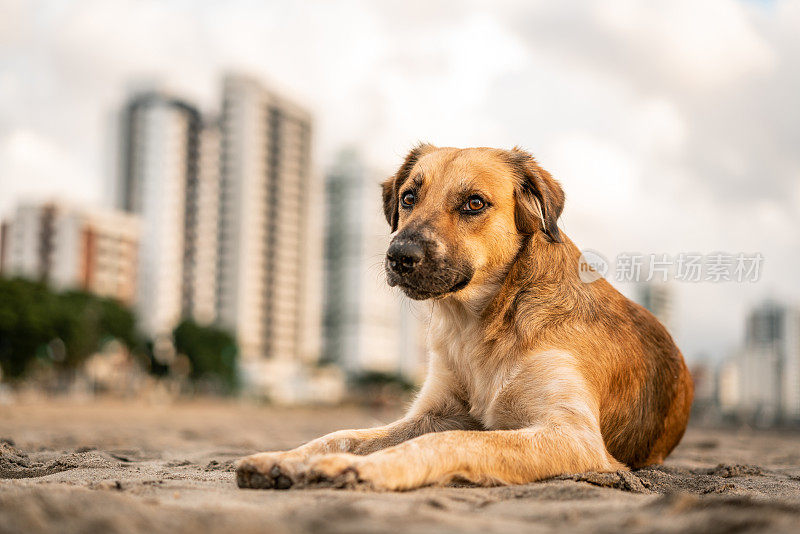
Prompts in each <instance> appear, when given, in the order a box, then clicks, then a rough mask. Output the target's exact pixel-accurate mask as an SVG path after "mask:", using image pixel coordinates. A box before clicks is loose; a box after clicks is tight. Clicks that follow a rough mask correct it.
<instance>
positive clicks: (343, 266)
mask: <svg viewBox="0 0 800 534" xmlns="http://www.w3.org/2000/svg"><path fill="white" fill-rule="evenodd" d="M370 177H372V178H374V179H370ZM379 183H380V182H379V180H378V179H377V177H375V176H374V175H371V174H369V173H367V171H366V170H365V168H364V166H363V165H362V163H361V161H360V160H359V158H358V156H357V154H356V153H355V152H354V151H343V152H342V153H341V154H340V155H339V158H338V161H337V162H336V164H335V165H334V166H333V167H332V168H331V169H330V171H329V172H328V173H327V176H326V184H325V190H326V230H325V304H324V310H325V311H324V319H323V328H324V340H325V341H324V350H323V360H324V361H326V362H330V363H336V364H337V365H340V366H341V367H342V368H344V369H345V371H347V372H348V374H350V375H357V374H359V373H362V372H365V371H380V372H387V373H399V374H402V375H405V376H406V377H407V378H410V379H416V378H418V377H419V374H420V368H421V367H422V364H423V360H424V358H423V354H424V340H422V339H421V333H422V331H423V328H422V326H421V322H422V320H421V318H422V317H423V316H424V315H425V312H424V311H423V309H422V308H421V307H420V306H418V305H416V304H415V303H412V302H411V301H409V300H408V299H406V298H405V297H403V296H402V295H401V294H400V293H399V292H398V291H393V290H391V289H390V288H389V286H388V285H387V284H386V280H385V275H384V269H383V258H384V254H385V252H386V249H387V247H388V244H389V227H388V225H387V224H386V221H385V220H384V217H383V212H382V207H381V202H380V187H379Z"/></svg>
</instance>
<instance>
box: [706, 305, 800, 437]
mask: <svg viewBox="0 0 800 534" xmlns="http://www.w3.org/2000/svg"><path fill="white" fill-rule="evenodd" d="M723 369H724V370H725V373H726V374H725V376H723V375H721V376H720V381H721V382H720V404H721V406H722V408H723V409H724V410H725V411H727V412H728V413H731V414H736V415H737V416H739V417H742V418H744V419H746V420H750V421H753V422H755V423H757V424H761V425H770V424H774V423H777V422H800V310H798V309H796V308H792V307H789V306H785V305H782V304H778V303H775V302H765V303H763V304H761V305H759V306H758V307H756V308H754V309H753V310H751V311H750V313H749V314H748V317H747V326H746V334H745V343H744V346H743V347H742V348H741V349H740V350H739V351H738V352H737V353H736V354H735V355H734V356H733V357H732V358H731V359H730V360H729V361H728V362H726V363H725V365H724V367H723ZM723 378H724V379H725V380H726V383H725V384H724V385H725V390H724V391H723V388H722V386H723V383H722V380H723Z"/></svg>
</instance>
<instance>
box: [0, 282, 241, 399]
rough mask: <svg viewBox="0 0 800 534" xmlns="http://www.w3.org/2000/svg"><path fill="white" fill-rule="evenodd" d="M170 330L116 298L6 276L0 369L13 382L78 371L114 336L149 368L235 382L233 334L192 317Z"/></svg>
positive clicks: (1, 294)
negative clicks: (142, 327) (167, 333)
mask: <svg viewBox="0 0 800 534" xmlns="http://www.w3.org/2000/svg"><path fill="white" fill-rule="evenodd" d="M172 334H173V335H172V339H168V340H163V339H161V340H151V339H148V338H147V337H145V336H143V335H142V334H141V333H140V331H139V329H138V328H137V323H136V316H135V315H134V313H133V312H132V311H131V310H130V309H129V308H127V307H125V306H124V305H122V304H121V303H119V302H118V301H116V300H113V299H108V298H102V297H98V296H95V295H92V294H90V293H86V292H83V291H72V290H71V291H63V292H56V291H53V290H52V289H51V288H49V287H48V286H47V285H46V284H44V283H40V282H33V281H29V280H24V279H19V278H15V279H3V278H0V369H2V378H3V380H4V381H8V382H10V383H17V384H18V383H21V382H22V381H23V380H25V379H35V377H36V375H37V372H40V371H42V370H43V369H44V370H49V371H50V372H51V374H53V373H54V374H56V375H61V376H64V375H74V374H75V373H79V372H80V371H81V369H82V367H83V366H84V364H85V363H86V362H87V360H88V359H89V358H92V357H94V356H96V355H97V354H98V353H100V352H102V351H103V349H104V347H106V346H107V345H108V344H109V343H110V342H112V341H113V342H115V343H118V344H121V345H122V346H124V347H125V349H126V352H127V355H128V356H129V357H130V358H131V359H132V360H134V361H135V362H136V364H137V365H138V366H139V367H140V368H141V369H142V370H143V371H144V372H146V373H147V374H149V375H150V376H154V377H158V378H161V379H168V378H175V377H180V378H183V379H185V380H186V381H187V382H189V383H190V385H198V384H199V385H204V386H208V385H209V384H211V385H212V387H210V388H209V387H205V388H204V389H205V390H210V391H213V392H220V393H233V392H235V391H236V390H237V388H238V385H239V381H238V373H237V364H238V362H237V359H238V348H237V345H236V341H235V339H234V338H233V336H231V335H230V334H229V333H228V332H225V331H223V330H220V329H218V328H215V327H209V326H201V325H198V324H196V323H194V322H192V321H190V320H185V321H183V322H181V323H180V324H179V325H178V326H177V327H176V328H175V330H174V331H173V333H172Z"/></svg>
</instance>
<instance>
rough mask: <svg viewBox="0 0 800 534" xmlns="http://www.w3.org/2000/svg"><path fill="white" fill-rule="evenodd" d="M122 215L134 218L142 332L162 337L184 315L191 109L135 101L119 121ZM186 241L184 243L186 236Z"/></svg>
mask: <svg viewBox="0 0 800 534" xmlns="http://www.w3.org/2000/svg"><path fill="white" fill-rule="evenodd" d="M122 128H123V132H122V154H121V156H122V157H121V158H120V160H121V161H120V162H121V165H122V168H121V188H120V189H121V195H120V204H121V207H122V208H123V209H124V210H126V211H129V212H133V213H136V214H138V215H139V216H140V217H141V224H142V233H141V248H140V254H139V269H138V271H139V281H138V285H137V295H136V309H137V312H138V316H139V321H140V325H141V328H142V330H143V331H144V332H145V333H146V334H148V335H151V336H157V335H164V334H169V333H170V332H171V330H172V328H173V327H174V326H175V325H176V323H177V322H178V320H179V319H180V317H181V315H182V314H183V313H184V312H185V311H186V310H185V307H186V303H185V301H186V299H185V298H184V295H185V292H186V288H187V287H189V286H190V285H191V280H187V274H186V273H187V272H189V273H191V269H187V268H186V266H187V265H188V264H190V263H191V261H192V254H194V250H193V249H192V248H191V247H192V245H193V243H194V242H195V241H194V240H193V239H192V236H191V233H192V231H193V228H194V226H193V215H194V213H193V211H192V209H190V208H191V203H190V202H187V192H188V191H189V190H190V186H192V184H194V186H193V187H194V188H195V189H194V190H196V189H197V187H196V184H197V182H198V161H199V157H198V150H199V144H200V131H201V119H200V113H199V112H198V111H197V109H196V108H195V107H194V106H192V105H190V104H188V103H186V102H184V101H182V100H179V99H177V98H174V97H171V96H169V95H166V94H162V93H158V92H149V93H143V94H139V95H136V96H134V97H133V98H132V99H131V100H130V101H129V102H128V104H127V106H126V107H125V109H124V113H123V120H122ZM187 234H188V235H187Z"/></svg>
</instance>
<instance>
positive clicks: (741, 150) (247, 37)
mask: <svg viewBox="0 0 800 534" xmlns="http://www.w3.org/2000/svg"><path fill="white" fill-rule="evenodd" d="M799 66H800V3H798V2H793V1H790V0H784V1H781V0H776V1H766V2H756V1H728V0H700V1H698V0H671V1H665V2H634V1H627V0H621V1H601V0H596V1H580V2H578V1H570V0H567V1H560V2H511V1H505V0H500V1H493V2H468V1H459V2H448V1H442V2H434V1H396V2H395V1H388V2H375V1H363V2H360V1H353V2H327V1H319V2H306V1H296V2H256V1H237V0H231V1H226V2H202V1H188V0H187V1H164V2H150V1H146V0H143V1H125V0H122V1H111V0H86V1H73V2H67V1H43V2H36V1H26V0H0V215H4V214H8V213H9V212H10V211H11V210H12V209H13V207H14V206H15V205H16V203H17V202H19V201H21V200H30V199H39V198H63V199H67V200H70V201H75V202H79V203H86V204H94V205H110V204H111V196H112V192H113V184H114V179H115V157H116V154H115V146H116V144H115V143H116V139H115V137H114V135H115V122H114V120H115V117H116V115H115V114H116V112H117V111H118V110H119V108H120V106H121V104H122V102H124V99H125V97H126V95H127V94H129V92H130V91H131V90H132V89H134V88H137V87H143V86H147V85H153V84H155V85H158V86H161V87H164V88H167V89H169V90H171V91H173V92H175V93H177V94H180V95H182V96H184V97H185V98H187V99H189V100H191V101H194V102H196V103H197V104H198V105H200V106H201V107H202V109H203V110H204V111H206V112H208V113H210V114H213V113H215V112H216V111H217V110H218V103H219V98H220V88H221V87H220V78H221V76H222V74H223V73H225V72H245V73H248V74H252V75H255V76H257V77H260V78H261V79H263V80H265V81H266V82H268V83H270V84H272V85H274V86H275V87H277V88H279V89H280V90H281V91H283V92H285V93H287V94H289V95H291V97H292V98H294V99H295V100H297V101H299V102H301V103H302V104H304V105H305V106H307V107H309V108H310V109H311V110H312V111H313V113H314V116H315V119H316V125H315V150H314V155H315V158H314V161H315V163H314V165H315V172H316V174H317V176H320V175H321V174H322V173H323V172H324V170H325V168H326V167H327V166H328V165H330V164H331V162H332V161H333V158H334V156H335V154H336V153H337V151H339V150H340V149H341V148H343V147H350V146H352V147H356V148H357V149H358V150H359V151H360V152H361V154H362V155H363V157H364V159H365V160H366V161H367V162H368V163H369V165H370V166H371V167H372V168H373V169H375V170H376V173H375V174H376V182H377V180H378V179H379V178H381V177H382V176H383V175H388V174H390V173H391V172H392V171H393V170H394V168H395V167H396V166H397V165H398V164H399V163H400V161H401V160H402V157H403V155H404V154H405V152H406V151H407V150H408V148H409V147H410V146H411V145H412V144H413V143H415V142H416V141H418V140H426V141H429V142H432V143H434V144H438V145H442V146H498V147H511V146H514V145H520V146H522V147H524V148H526V149H528V150H530V151H531V152H532V153H533V154H534V155H535V156H536V157H537V159H538V160H539V162H540V163H541V164H542V166H543V167H545V168H546V169H548V170H549V171H550V172H551V173H552V174H553V176H554V177H556V178H557V179H558V180H560V181H561V183H562V185H563V187H564V189H565V191H566V195H567V203H566V208H565V211H564V215H563V217H562V220H561V225H562V228H563V229H564V230H565V232H566V233H567V235H569V236H570V238H571V239H572V240H573V241H574V242H575V243H576V244H577V245H578V246H580V247H582V248H589V249H592V250H595V251H598V252H600V253H601V254H602V255H604V256H605V257H607V258H611V259H613V258H615V257H616V256H617V255H618V254H620V253H641V254H651V253H653V254H669V255H671V256H672V257H674V256H676V255H678V254H679V253H682V252H684V253H701V254H712V253H715V252H726V253H731V254H736V253H740V252H744V253H748V254H751V253H761V254H762V255H763V257H764V261H763V264H762V271H761V276H760V279H759V281H758V282H756V283H710V282H705V283H688V282H683V283H681V282H673V283H672V284H671V285H672V288H673V292H674V296H675V306H676V319H675V321H674V325H673V332H674V335H675V337H676V338H677V340H678V344H679V346H680V347H681V348H682V349H683V352H684V353H685V354H686V356H687V357H688V358H689V359H690V360H696V359H698V358H700V357H707V358H712V359H717V360H718V359H720V358H722V357H724V356H726V355H728V354H730V352H731V351H732V350H734V349H735V348H736V347H737V346H738V345H739V344H740V343H741V340H742V331H743V324H744V318H745V315H746V312H747V310H748V309H750V308H751V307H752V306H753V305H755V304H757V303H759V302H761V301H762V300H764V299H767V298H770V299H777V300H779V301H784V302H787V303H791V304H797V303H798V301H800V283H798V275H797V274H795V273H796V272H797V271H798V266H800V150H798V145H799V144H800V105H798V95H800V68H798V67H799ZM376 191H377V189H376ZM376 209H380V208H379V206H378V199H377V193H376ZM387 231H388V229H387ZM620 287H621V289H622V290H623V291H624V292H626V293H630V291H631V288H630V287H627V286H625V285H624V284H623V285H621V286H620Z"/></svg>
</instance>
